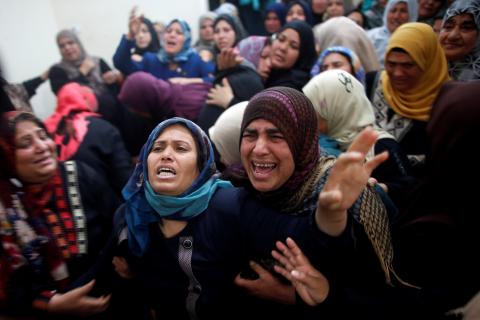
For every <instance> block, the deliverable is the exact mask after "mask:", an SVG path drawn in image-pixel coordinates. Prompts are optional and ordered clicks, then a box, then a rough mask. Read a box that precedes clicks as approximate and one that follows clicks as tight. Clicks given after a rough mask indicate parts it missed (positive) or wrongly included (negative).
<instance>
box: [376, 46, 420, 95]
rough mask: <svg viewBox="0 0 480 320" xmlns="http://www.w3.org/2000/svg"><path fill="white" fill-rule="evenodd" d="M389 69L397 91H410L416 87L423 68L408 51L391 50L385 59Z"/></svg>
mask: <svg viewBox="0 0 480 320" xmlns="http://www.w3.org/2000/svg"><path fill="white" fill-rule="evenodd" d="M385 71H387V74H388V77H389V80H390V83H391V84H392V87H393V88H394V89H395V90H397V91H403V92H404V91H408V90H411V89H413V88H415V86H416V84H417V82H418V79H419V78H420V76H421V75H422V73H423V72H422V70H421V69H420V67H419V66H418V65H417V63H416V62H415V60H413V59H412V57H410V55H409V54H408V53H405V52H397V51H390V52H389V53H388V55H387V57H386V59H385Z"/></svg>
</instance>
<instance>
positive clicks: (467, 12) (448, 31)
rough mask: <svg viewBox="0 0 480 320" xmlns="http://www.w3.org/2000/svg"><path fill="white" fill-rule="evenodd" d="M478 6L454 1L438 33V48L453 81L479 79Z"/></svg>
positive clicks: (479, 39) (465, 0) (479, 38)
mask: <svg viewBox="0 0 480 320" xmlns="http://www.w3.org/2000/svg"><path fill="white" fill-rule="evenodd" d="M479 30H480V3H479V2H478V1H472V0H461V1H455V2H454V3H453V4H452V5H451V7H450V8H449V9H448V10H447V13H446V14H445V17H444V18H443V25H442V28H441V29H440V44H441V45H442V47H443V50H444V51H445V55H446V57H447V61H448V72H449V74H450V76H451V77H452V78H453V79H454V80H471V79H480V70H479V68H478V65H479V63H480V35H479Z"/></svg>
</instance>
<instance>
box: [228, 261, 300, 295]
mask: <svg viewBox="0 0 480 320" xmlns="http://www.w3.org/2000/svg"><path fill="white" fill-rule="evenodd" d="M250 267H251V268H252V269H253V271H255V272H256V273H257V274H258V279H256V280H248V279H244V278H242V277H241V276H240V274H238V275H237V276H236V277H235V281H234V282H235V284H236V285H237V286H239V287H241V288H243V289H244V290H246V291H247V292H248V294H250V295H252V296H254V297H257V298H260V299H265V300H270V301H275V302H278V303H282V304H294V303H295V289H294V287H292V286H291V285H286V284H283V283H281V282H280V280H278V279H277V278H276V277H275V276H273V275H272V274H271V273H270V272H269V271H268V270H266V269H264V268H263V267H262V266H260V265H259V264H258V263H256V262H253V261H250Z"/></svg>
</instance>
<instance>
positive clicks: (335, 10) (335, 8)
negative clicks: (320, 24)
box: [327, 0, 345, 18]
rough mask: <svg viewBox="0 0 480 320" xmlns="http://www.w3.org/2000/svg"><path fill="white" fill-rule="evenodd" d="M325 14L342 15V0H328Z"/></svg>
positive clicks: (331, 15) (343, 10)
mask: <svg viewBox="0 0 480 320" xmlns="http://www.w3.org/2000/svg"><path fill="white" fill-rule="evenodd" d="M327 14H328V16H329V17H330V18H333V17H341V16H343V15H344V14H345V9H344V7H343V0H328V5H327Z"/></svg>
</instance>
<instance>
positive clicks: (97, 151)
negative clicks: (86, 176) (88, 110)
mask: <svg viewBox="0 0 480 320" xmlns="http://www.w3.org/2000/svg"><path fill="white" fill-rule="evenodd" d="M88 121H89V122H90V123H89V125H88V131H87V134H86V135H85V137H84V138H83V141H82V143H81V145H80V147H79V148H78V150H77V152H76V153H75V154H74V155H73V156H72V158H71V159H73V160H79V161H83V162H84V163H86V164H88V165H89V166H91V167H92V168H93V169H95V170H96V171H97V172H98V173H100V174H102V175H103V177H104V179H105V181H108V183H109V184H110V186H111V188H112V189H113V190H114V191H115V192H116V193H117V194H118V195H119V196H120V195H121V191H122V189H123V187H124V185H125V183H126V182H127V181H128V179H129V178H130V174H131V173H132V169H133V166H132V162H131V158H130V155H129V154H128V152H127V150H126V149H125V145H124V144H123V141H122V137H121V136H120V132H119V131H118V130H117V128H115V127H114V126H112V125H111V124H110V123H108V122H107V121H105V120H103V119H101V118H97V117H88Z"/></svg>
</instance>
